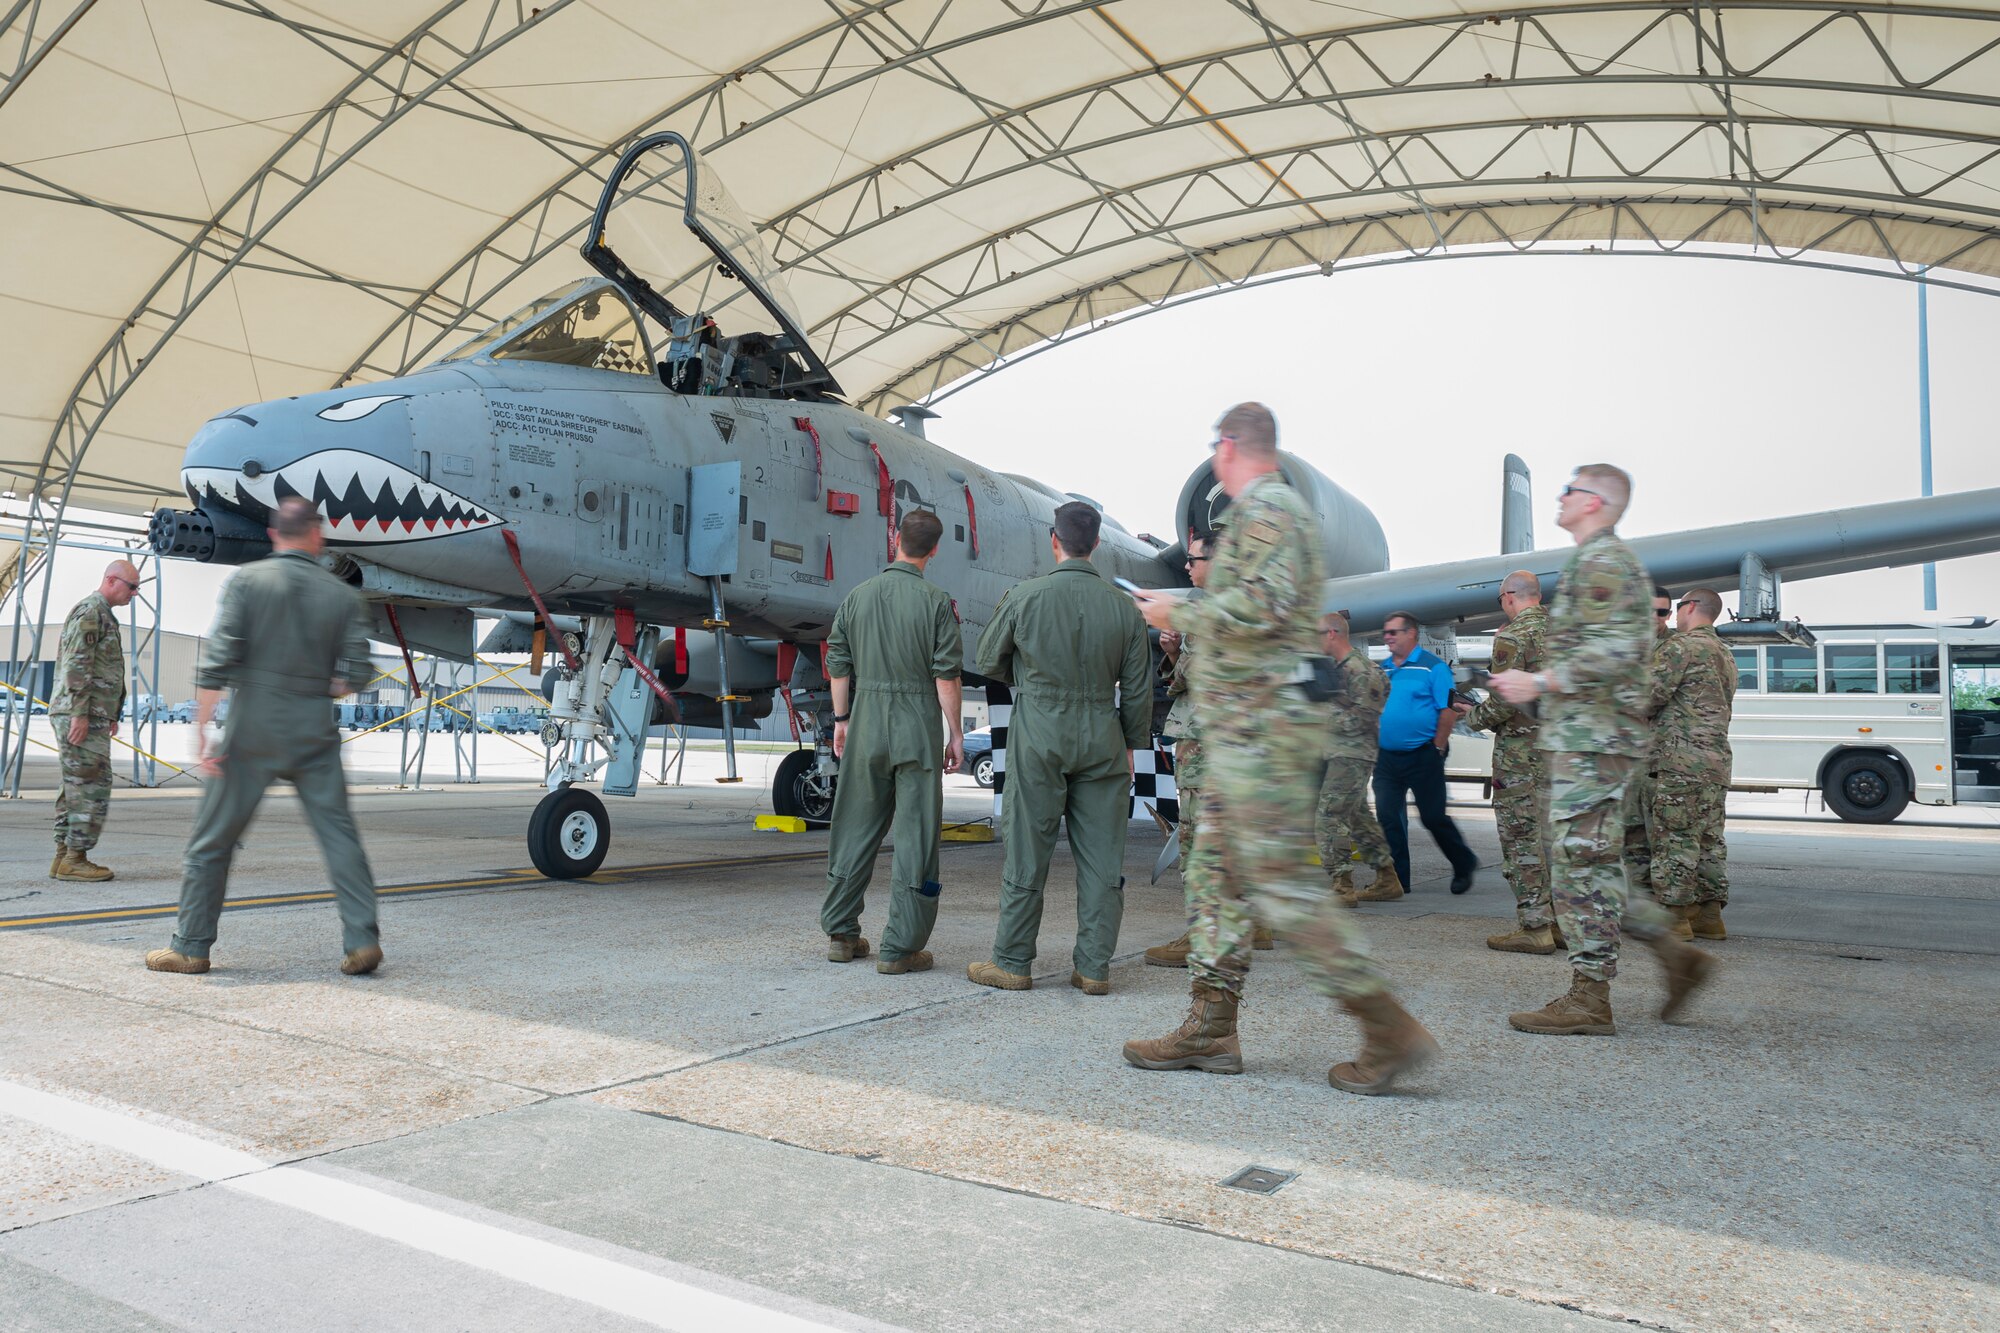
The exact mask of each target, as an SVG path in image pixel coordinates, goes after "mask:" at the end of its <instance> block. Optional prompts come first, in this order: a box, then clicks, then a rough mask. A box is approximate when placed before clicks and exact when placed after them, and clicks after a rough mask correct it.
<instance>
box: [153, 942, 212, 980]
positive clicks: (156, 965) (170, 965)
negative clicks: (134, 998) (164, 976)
mask: <svg viewBox="0 0 2000 1333" xmlns="http://www.w3.org/2000/svg"><path fill="white" fill-rule="evenodd" d="M146 968H147V970H148V971H152V972H184V973H186V974H187V975H189V976H200V975H201V974H202V973H203V972H206V971H208V960H207V959H206V958H190V957H188V956H187V955H186V954H184V953H175V952H174V951H173V950H172V949H155V950H153V951H152V952H151V953H149V954H147V955H146Z"/></svg>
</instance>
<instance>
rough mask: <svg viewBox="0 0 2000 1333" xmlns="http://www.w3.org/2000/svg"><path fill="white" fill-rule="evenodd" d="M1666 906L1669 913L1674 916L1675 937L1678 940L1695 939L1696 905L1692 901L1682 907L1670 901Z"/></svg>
mask: <svg viewBox="0 0 2000 1333" xmlns="http://www.w3.org/2000/svg"><path fill="white" fill-rule="evenodd" d="M1666 906H1667V915H1668V916H1670V917H1672V918H1673V923H1674V924H1673V931H1674V938H1675V939H1677V940H1691V939H1693V938H1694V914H1695V910H1696V909H1695V907H1694V905H1693V904H1692V903H1690V904H1689V905H1687V906H1685V907H1682V906H1679V905H1677V904H1674V903H1668V904H1667V905H1666Z"/></svg>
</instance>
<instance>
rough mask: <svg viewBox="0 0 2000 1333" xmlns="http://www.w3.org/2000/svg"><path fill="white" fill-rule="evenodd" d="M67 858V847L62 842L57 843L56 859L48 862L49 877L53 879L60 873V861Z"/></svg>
mask: <svg viewBox="0 0 2000 1333" xmlns="http://www.w3.org/2000/svg"><path fill="white" fill-rule="evenodd" d="M67 860H69V848H68V847H66V846H64V845H63V844H62V843H57V844H56V859H55V860H53V861H51V862H49V878H50V879H54V878H55V877H56V876H57V875H59V874H61V873H62V863H63V862H65V861H67Z"/></svg>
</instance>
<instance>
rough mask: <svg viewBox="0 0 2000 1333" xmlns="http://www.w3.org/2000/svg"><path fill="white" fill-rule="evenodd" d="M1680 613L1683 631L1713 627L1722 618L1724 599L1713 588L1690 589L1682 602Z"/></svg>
mask: <svg viewBox="0 0 2000 1333" xmlns="http://www.w3.org/2000/svg"><path fill="white" fill-rule="evenodd" d="M1680 613H1681V628H1682V629H1690V628H1692V627H1693V626H1694V625H1713V624H1714V623H1715V622H1716V621H1717V620H1720V619H1721V618H1722V598H1721V596H1720V595H1719V594H1717V592H1716V591H1715V589H1713V588H1690V589H1689V590H1688V592H1687V593H1686V595H1685V596H1683V597H1682V598H1681V600H1680ZM1690 622H1692V623H1690Z"/></svg>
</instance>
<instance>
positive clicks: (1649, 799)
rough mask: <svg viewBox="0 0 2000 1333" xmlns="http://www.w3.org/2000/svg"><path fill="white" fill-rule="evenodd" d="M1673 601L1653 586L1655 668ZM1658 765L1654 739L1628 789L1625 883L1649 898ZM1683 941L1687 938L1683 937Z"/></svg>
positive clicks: (1671, 627) (1667, 631)
mask: <svg viewBox="0 0 2000 1333" xmlns="http://www.w3.org/2000/svg"><path fill="white" fill-rule="evenodd" d="M1672 616H1673V598H1672V597H1671V596H1670V595H1669V594H1668V592H1667V590H1666V589H1665V588H1662V587H1660V586H1659V585H1658V584H1654V585H1653V630H1654V633H1655V634H1656V635H1658V637H1657V638H1655V639H1654V640H1653V660H1652V669H1653V670H1654V671H1655V672H1657V671H1658V670H1659V669H1660V652H1661V650H1662V649H1663V648H1664V647H1665V646H1666V642H1667V640H1668V638H1670V637H1671V636H1672V635H1673V632H1674V622H1673V619H1672ZM1658 771H1659V770H1658V766H1657V765H1656V764H1654V762H1653V748H1652V737H1651V736H1650V735H1648V736H1647V738H1646V755H1645V760H1644V762H1642V763H1641V764H1640V765H1639V766H1638V768H1636V769H1634V770H1633V772H1632V783H1631V785H1630V786H1628V787H1627V788H1626V789H1625V882H1626V883H1627V884H1629V885H1631V886H1632V892H1633V893H1635V894H1642V895H1644V896H1646V897H1648V898H1651V897H1654V896H1655V895H1654V890H1653V788H1654V779H1655V778H1656V777H1657V775H1658ZM1681 938H1683V939H1685V938H1687V937H1686V936H1685V935H1683V936H1682V937H1681Z"/></svg>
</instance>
